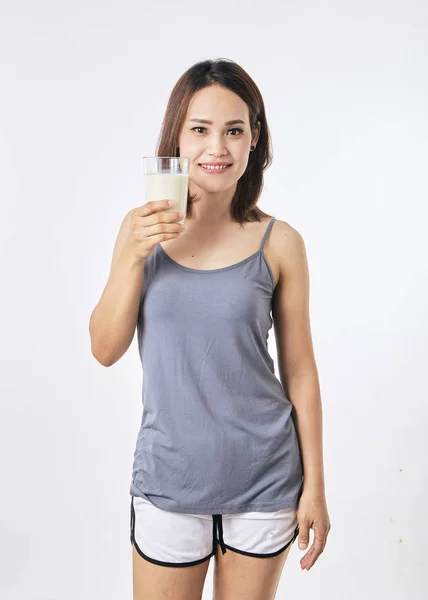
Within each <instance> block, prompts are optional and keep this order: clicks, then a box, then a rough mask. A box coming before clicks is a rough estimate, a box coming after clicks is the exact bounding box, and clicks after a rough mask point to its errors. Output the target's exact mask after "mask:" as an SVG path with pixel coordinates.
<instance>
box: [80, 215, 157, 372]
mask: <svg viewBox="0 0 428 600" xmlns="http://www.w3.org/2000/svg"><path fill="white" fill-rule="evenodd" d="M130 226H131V213H128V214H127V215H126V216H125V218H124V220H123V223H122V226H121V229H120V231H119V234H118V237H117V240H116V244H115V247H114V251H113V258H112V263H111V268H110V275H109V278H108V281H107V284H106V286H105V288H104V291H103V293H102V296H101V299H100V300H99V302H98V304H97V305H96V306H95V308H94V310H93V311H92V314H91V318H90V322H89V332H90V336H91V350H92V354H93V355H94V356H95V358H96V359H97V360H98V362H99V363H101V364H102V365H103V366H105V367H110V366H111V365H113V364H114V363H115V362H117V361H118V360H119V359H120V358H121V357H122V356H123V355H124V354H125V352H126V351H127V349H128V348H129V346H130V344H131V342H132V339H133V337H134V333H135V328H136V325H137V317H138V311H139V306H140V298H141V288H142V285H143V267H144V262H145V261H144V260H136V259H135V258H133V257H132V256H131V254H130V253H129V251H128V249H127V246H126V244H125V239H126V237H127V235H129V228H130Z"/></svg>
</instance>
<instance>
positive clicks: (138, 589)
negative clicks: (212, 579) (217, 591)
mask: <svg viewBox="0 0 428 600" xmlns="http://www.w3.org/2000/svg"><path fill="white" fill-rule="evenodd" d="M208 566H209V560H206V561H205V562H203V563H200V564H197V565H193V566H190V567H185V568H175V567H165V566H161V565H157V564H154V563H151V562H149V561H147V560H145V559H144V558H143V557H142V556H140V554H138V552H137V550H136V549H135V546H134V544H132V570H133V592H134V593H133V600H159V598H170V599H171V600H201V598H202V592H203V588H204V583H205V578H206V574H207V570H208Z"/></svg>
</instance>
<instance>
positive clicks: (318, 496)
mask: <svg viewBox="0 0 428 600" xmlns="http://www.w3.org/2000/svg"><path fill="white" fill-rule="evenodd" d="M297 521H298V523H299V536H298V544H299V548H300V550H305V549H306V548H307V546H308V544H309V529H310V528H312V529H313V530H314V534H315V537H314V541H313V544H312V546H311V547H310V549H309V550H308V552H307V553H306V554H305V556H303V557H302V558H301V559H300V566H301V567H302V570H303V569H306V570H307V571H309V569H310V568H311V567H312V566H313V565H314V563H315V561H316V560H317V559H318V557H319V555H320V554H321V552H323V550H324V547H325V545H326V542H327V536H328V533H329V531H330V529H331V524H330V519H329V516H328V512H327V503H326V499H325V493H324V490H322V491H320V490H316V489H315V490H312V489H310V488H309V489H307V490H305V489H303V492H302V495H301V496H300V500H299V505H298V508H297Z"/></svg>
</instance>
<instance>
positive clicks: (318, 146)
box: [0, 0, 428, 600]
mask: <svg viewBox="0 0 428 600" xmlns="http://www.w3.org/2000/svg"><path fill="white" fill-rule="evenodd" d="M427 23H428V6H427V4H426V2H423V1H422V0H420V1H417V0H401V1H397V0H370V1H368V0H358V1H357V0H354V1H351V2H350V1H348V2H346V1H343V0H336V1H330V2H323V3H319V2H315V1H314V0H308V1H306V2H296V1H285V2H280V1H279V0H278V1H276V2H275V1H273V0H270V1H268V0H266V1H263V2H262V3H259V2H244V1H241V2H237V3H234V4H233V3H231V2H229V1H228V2H223V1H221V0H220V1H218V2H216V3H215V7H214V8H213V7H212V5H211V7H210V6H209V5H207V4H206V3H201V2H195V1H186V0H183V1H182V2H179V3H173V2H168V3H166V2H163V3H162V2H160V3H157V2H155V1H154V0H153V1H152V2H141V1H140V2H137V1H135V2H129V1H122V2H118V1H116V2H114V1H113V2H107V3H106V2H101V1H94V0H85V2H83V1H82V0H75V1H74V2H55V1H53V0H51V1H46V0H40V1H39V2H36V3H34V2H30V1H29V0H27V1H23V0H14V2H6V1H5V0H3V2H2V4H1V9H0V75H1V93H0V119H1V120H0V169H1V176H0V200H1V219H0V249H1V265H0V273H1V280H0V281H1V312H0V328H1V331H0V335H1V388H0V393H1V414H0V444H1V446H0V473H1V510H0V564H1V576H0V596H1V598H2V599H4V600H24V599H25V600H76V599H78V600H118V599H119V598H120V599H128V598H129V599H131V597H132V571H131V545H130V541H129V503H130V497H129V495H128V488H129V485H130V480H131V467H132V458H133V452H134V444H135V441H136V436H137V433H138V428H139V425H140V418H141V410H142V405H141V381H142V372H141V365H140V362H139V357H138V353H137V340H136V336H135V338H134V341H133V343H132V345H131V347H130V349H129V350H128V352H127V353H126V355H125V356H124V357H123V358H122V359H121V360H120V361H119V362H118V363H116V364H115V365H114V366H113V367H111V368H104V367H102V366H101V365H100V364H98V363H97V361H96V360H95V358H94V357H93V356H92V354H91V349H90V338H89V331H88V324H89V317H90V314H91V312H92V309H93V308H94V306H95V304H96V303H97V302H98V300H99V297H100V295H101V292H102V289H103V287H104V285H105V283H106V280H107V276H108V272H109V267H110V260H111V253H112V250H113V245H114V241H115V239H116V235H117V232H118V230H119V226H120V223H121V220H122V218H123V216H124V215H125V213H126V212H127V211H128V210H129V209H130V208H132V207H135V206H139V205H141V204H143V202H144V200H143V196H142V157H143V156H145V155H153V153H154V151H155V146H156V142H157V138H158V134H159V131H160V124H161V120H162V117H163V114H164V111H165V108H166V104H167V101H168V97H169V94H170V92H171V90H172V88H173V86H174V84H175V82H176V81H177V79H178V78H179V77H180V76H181V74H182V73H183V72H184V71H185V70H186V69H188V68H189V67H190V66H191V65H192V64H194V63H195V62H197V61H200V60H204V59H207V58H218V57H227V58H231V59H233V60H235V61H236V62H238V63H239V64H240V65H241V66H242V67H243V68H244V69H246V70H247V71H248V73H249V74H250V76H251V77H252V78H253V79H254V81H255V82H256V84H257V85H258V86H259V88H260V90H261V93H262V95H263V97H264V100H265V105H266V111H267V119H268V123H269V126H270V128H271V132H272V141H273V147H274V161H273V164H272V166H271V168H270V169H269V170H268V171H267V173H266V176H265V182H266V185H265V190H264V193H263V196H262V198H261V200H260V203H259V204H260V206H261V208H262V209H264V210H265V211H267V212H268V213H270V214H272V215H274V216H276V217H277V218H278V219H282V220H286V221H287V222H289V223H290V224H291V225H292V226H293V227H295V228H296V229H298V231H300V233H301V234H302V235H303V238H304V240H305V242H306V248H307V252H308V259H309V266H310V276H311V296H310V302H311V323H312V334H313V340H314V347H315V352H316V358H317V364H318V369H319V374H320V381H321V388H322V390H321V391H322V400H323V411H324V419H323V422H324V454H325V456H324V460H325V476H326V495H327V503H328V509H329V513H330V519H331V523H332V530H331V533H330V535H329V538H328V542H327V546H326V548H325V551H324V553H323V554H322V555H321V557H320V558H319V560H318V562H317V563H315V566H314V567H313V569H312V570H311V571H309V572H307V571H303V572H301V571H300V566H299V559H300V557H301V556H303V554H304V553H305V552H306V551H300V550H299V549H298V547H297V543H296V544H294V546H293V549H292V551H291V554H290V556H289V558H288V560H287V562H286V564H285V567H284V571H283V574H282V577H281V581H280V585H279V588H278V593H277V598H278V599H279V600H286V599H288V598H302V599H304V598H317V599H319V600H323V599H328V600H336V599H337V600H343V599H345V598H346V600H354V599H355V600H361V598H364V600H372V599H378V598H379V599H384V598H388V600H398V599H400V600H401V599H403V600H404V599H405V600H422V598H425V597H426V595H425V594H426V593H427V575H426V539H427V533H428V527H427V523H428V510H427V507H428V502H427V498H426V494H427V489H426V475H427V468H426V457H427V452H428V444H427V435H426V425H427V396H428V395H427V385H426V373H427V367H428V364H427V350H426V348H427V333H428V321H427V304H428V298H427V296H428V291H427V286H428V284H427V279H428V278H427V274H428V273H427V271H428V269H427V260H426V259H427V255H428V248H427V236H426V211H425V209H426V206H425V204H426V201H427V191H428V189H427V188H428V186H427V176H426V167H427V164H428V161H427V159H428V144H427V140H428V137H427V106H428V94H427V91H428V90H427V88H428V83H427V72H428V70H427V69H428V51H427V50H428V47H427V46H428V44H427V34H428V27H427ZM269 347H270V349H271V352H272V354H273V355H274V357H275V360H276V355H275V354H274V352H275V343H274V337H273V334H272V335H271V337H270V340H269ZM311 542H312V535H311ZM212 569H213V564H211V565H210V569H209V572H208V576H207V581H206V585H205V591H204V600H208V599H210V598H211V593H212V581H211V579H212Z"/></svg>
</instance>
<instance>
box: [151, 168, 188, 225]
mask: <svg viewBox="0 0 428 600" xmlns="http://www.w3.org/2000/svg"><path fill="white" fill-rule="evenodd" d="M144 188H145V197H146V202H152V201H153V200H175V204H174V206H170V207H169V208H166V209H165V210H166V212H176V211H177V212H182V213H184V217H183V218H182V219H181V220H180V221H177V223H182V224H184V220H185V218H186V209H187V191H188V188H189V175H188V174H184V173H148V174H146V175H145V176H144Z"/></svg>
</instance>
